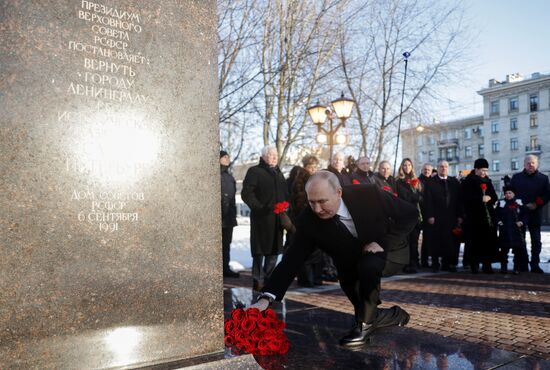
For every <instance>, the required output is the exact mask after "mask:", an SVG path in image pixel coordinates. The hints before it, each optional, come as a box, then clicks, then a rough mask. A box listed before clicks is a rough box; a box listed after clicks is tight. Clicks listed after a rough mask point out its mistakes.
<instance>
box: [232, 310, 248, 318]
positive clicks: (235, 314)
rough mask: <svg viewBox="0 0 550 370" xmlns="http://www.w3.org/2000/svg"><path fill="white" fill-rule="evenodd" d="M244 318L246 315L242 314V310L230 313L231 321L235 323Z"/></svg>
mask: <svg viewBox="0 0 550 370" xmlns="http://www.w3.org/2000/svg"><path fill="white" fill-rule="evenodd" d="M245 316H246V314H245V313H244V310H243V309H242V308H237V309H235V310H233V311H231V319H233V320H235V321H241V320H242V319H244V317H245Z"/></svg>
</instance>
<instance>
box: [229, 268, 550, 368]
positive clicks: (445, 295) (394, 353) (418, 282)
mask: <svg viewBox="0 0 550 370" xmlns="http://www.w3.org/2000/svg"><path fill="white" fill-rule="evenodd" d="M546 276H548V275H537V276H534V275H529V274H525V276H523V278H522V279H519V278H517V277H514V278H506V277H505V276H504V275H497V274H495V275H492V276H485V275H472V274H466V273H457V274H427V275H424V276H423V275H420V276H418V275H417V276H406V277H404V278H399V277H397V278H396V279H390V280H386V281H383V283H382V299H383V301H384V304H383V307H390V306H391V305H393V304H399V305H400V306H401V307H403V308H405V309H406V310H407V311H408V312H409V313H410V314H411V322H410V323H409V325H408V326H407V327H391V328H383V329H379V330H378V331H376V332H375V333H374V335H373V336H372V340H371V342H370V343H369V344H367V345H364V346H360V347H359V348H355V349H349V348H345V347H341V346H339V345H338V339H339V338H340V337H341V336H342V335H343V334H345V333H346V332H347V331H348V330H349V329H350V327H351V326H352V325H353V316H352V315H351V312H352V310H351V305H350V304H349V302H347V299H346V298H345V297H344V295H343V294H342V293H341V292H340V290H339V289H338V287H337V285H328V286H324V287H322V288H320V289H297V288H296V287H295V286H294V287H293V288H292V289H291V291H289V293H287V297H286V299H285V300H284V301H283V302H281V303H275V304H274V307H273V308H274V309H275V310H276V311H277V313H278V315H279V318H282V319H283V320H285V321H286V324H287V326H286V330H285V333H286V334H287V336H288V338H289V340H290V342H291V349H290V351H289V353H288V354H286V355H285V356H255V359H256V361H257V363H258V364H259V365H260V366H261V367H262V368H265V369H396V370H397V369H451V370H452V369H474V370H477V369H497V368H498V369H549V370H550V353H549V351H547V348H550V335H549V334H550V303H549V302H550V301H549V296H550V292H549V291H550V286H549V285H548V282H549V280H548V278H547V277H546ZM239 285H241V286H239ZM225 286H226V289H225V292H224V302H225V312H226V314H228V313H229V312H230V311H231V310H232V309H233V308H234V307H235V306H236V305H238V304H245V305H248V304H249V303H250V302H251V300H252V299H253V293H252V291H251V289H249V288H248V287H247V286H248V279H247V276H246V275H244V276H242V277H241V278H240V279H227V280H226V284H225ZM234 355H235V354H234V353H233V352H232V350H231V348H226V356H227V357H232V356H234Z"/></svg>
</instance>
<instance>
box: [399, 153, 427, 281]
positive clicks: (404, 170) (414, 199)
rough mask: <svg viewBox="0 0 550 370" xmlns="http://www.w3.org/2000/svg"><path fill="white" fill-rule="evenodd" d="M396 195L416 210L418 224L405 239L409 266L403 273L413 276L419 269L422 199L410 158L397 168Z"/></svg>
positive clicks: (420, 184) (420, 185)
mask: <svg viewBox="0 0 550 370" xmlns="http://www.w3.org/2000/svg"><path fill="white" fill-rule="evenodd" d="M396 187H397V195H398V196H399V198H401V199H403V200H406V201H407V202H409V203H411V204H412V205H414V206H415V207H416V208H417V209H418V223H417V225H416V227H415V228H414V229H413V230H412V231H411V233H410V234H409V236H408V237H407V241H408V244H409V264H408V265H407V266H405V268H404V269H403V271H404V272H405V273H408V274H415V273H416V272H417V269H418V268H419V267H420V261H419V260H418V257H419V256H418V237H419V236H420V225H421V223H422V213H421V212H420V200H421V198H422V183H421V182H420V180H419V179H418V178H417V177H416V174H415V173H414V166H413V163H412V161H411V159H410V158H405V159H403V161H401V165H400V166H399V173H398V175H397V182H396Z"/></svg>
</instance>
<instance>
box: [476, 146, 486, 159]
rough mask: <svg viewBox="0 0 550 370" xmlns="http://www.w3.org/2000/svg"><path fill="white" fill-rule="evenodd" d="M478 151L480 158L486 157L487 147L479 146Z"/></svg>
mask: <svg viewBox="0 0 550 370" xmlns="http://www.w3.org/2000/svg"><path fill="white" fill-rule="evenodd" d="M477 151H478V153H479V156H480V157H483V156H484V155H485V145H484V144H479V145H478V146H477Z"/></svg>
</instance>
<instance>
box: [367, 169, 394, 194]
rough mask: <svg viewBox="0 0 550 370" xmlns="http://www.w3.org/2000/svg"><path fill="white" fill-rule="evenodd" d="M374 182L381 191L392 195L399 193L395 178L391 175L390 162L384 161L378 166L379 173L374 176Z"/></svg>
mask: <svg viewBox="0 0 550 370" xmlns="http://www.w3.org/2000/svg"><path fill="white" fill-rule="evenodd" d="M373 177H374V182H375V184H378V187H379V188H380V189H383V190H385V191H387V192H390V193H397V185H396V183H395V178H394V177H393V176H392V175H391V165H390V162H389V161H382V162H380V163H379V164H378V172H376V173H375V174H374V176H373Z"/></svg>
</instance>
